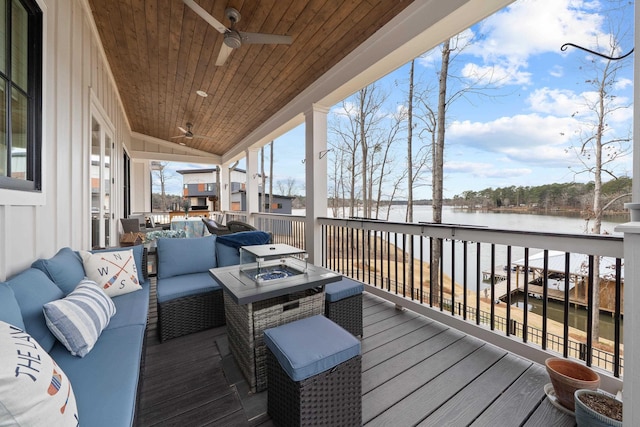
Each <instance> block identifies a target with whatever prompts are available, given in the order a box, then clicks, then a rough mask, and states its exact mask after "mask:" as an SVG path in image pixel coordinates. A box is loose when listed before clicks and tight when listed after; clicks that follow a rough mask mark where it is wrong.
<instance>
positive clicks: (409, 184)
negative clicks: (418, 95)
mask: <svg viewBox="0 0 640 427" xmlns="http://www.w3.org/2000/svg"><path fill="white" fill-rule="evenodd" d="M414 64H415V59H414V60H412V61H411V68H410V69H409V100H408V101H409V102H408V105H407V216H406V221H407V222H413V153H412V152H411V151H412V150H411V148H412V144H413V67H414Z"/></svg>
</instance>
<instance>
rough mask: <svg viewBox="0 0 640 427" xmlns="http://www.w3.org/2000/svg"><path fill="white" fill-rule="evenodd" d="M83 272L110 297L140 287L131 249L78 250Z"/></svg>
mask: <svg viewBox="0 0 640 427" xmlns="http://www.w3.org/2000/svg"><path fill="white" fill-rule="evenodd" d="M79 254H80V257H81V258H82V263H83V264H84V272H85V274H86V275H87V277H88V278H89V279H91V280H93V281H94V282H96V283H97V284H98V285H99V286H100V288H102V290H104V292H105V293H106V294H107V295H109V296H110V297H115V296H117V295H122V294H126V293H129V292H133V291H137V290H139V289H142V286H140V282H139V281H138V269H137V268H136V261H135V260H134V258H133V251H132V250H131V249H129V250H127V251H113V252H97V253H95V254H92V253H90V252H86V251H79Z"/></svg>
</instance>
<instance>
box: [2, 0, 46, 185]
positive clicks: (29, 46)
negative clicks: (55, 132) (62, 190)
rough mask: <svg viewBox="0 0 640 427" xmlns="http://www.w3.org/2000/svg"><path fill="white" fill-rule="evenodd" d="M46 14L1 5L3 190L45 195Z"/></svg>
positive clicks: (11, 1)
mask: <svg viewBox="0 0 640 427" xmlns="http://www.w3.org/2000/svg"><path fill="white" fill-rule="evenodd" d="M41 88H42V11H41V10H40V9H39V8H38V6H37V4H36V2H35V1H34V0H0V187H1V188H10V189H16V190H31V191H40V189H41V184H42V182H41V181H42V177H41V158H40V150H41V117H42V108H41V106H42V101H41V94H42V89H41Z"/></svg>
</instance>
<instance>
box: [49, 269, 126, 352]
mask: <svg viewBox="0 0 640 427" xmlns="http://www.w3.org/2000/svg"><path fill="white" fill-rule="evenodd" d="M43 311H44V318H45V320H46V321H47V326H48V327H49V330H50V331H51V333H52V334H53V335H55V336H56V338H58V341H60V342H61V343H62V344H64V346H65V347H66V348H67V350H69V351H70V352H71V354H73V355H74V356H80V357H84V356H85V355H86V354H87V353H89V352H90V351H91V349H92V348H93V346H94V344H95V343H96V341H98V337H100V334H101V333H102V330H103V329H104V328H106V327H107V325H108V324H109V320H110V319H111V316H113V315H114V314H115V312H116V306H115V305H114V304H113V301H111V298H109V297H108V296H107V294H105V293H104V291H103V290H102V289H100V287H99V286H98V285H97V284H96V282H93V281H91V280H83V281H81V282H80V283H79V284H78V286H77V287H76V288H75V290H73V292H71V293H70V294H69V295H67V296H66V297H65V298H64V299H61V300H57V301H52V302H49V303H47V304H45V305H44V306H43Z"/></svg>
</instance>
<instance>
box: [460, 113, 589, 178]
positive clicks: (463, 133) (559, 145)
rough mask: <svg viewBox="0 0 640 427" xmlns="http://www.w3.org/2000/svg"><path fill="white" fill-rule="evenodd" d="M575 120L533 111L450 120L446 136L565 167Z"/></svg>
mask: <svg viewBox="0 0 640 427" xmlns="http://www.w3.org/2000/svg"><path fill="white" fill-rule="evenodd" d="M576 129H577V122H576V120H574V119H571V118H559V117H553V116H546V117H543V116H540V115H537V114H529V115H515V116H513V117H501V118H499V119H496V120H493V121H490V122H471V121H468V120H467V121H456V122H453V123H452V124H451V126H450V128H449V130H448V131H447V138H448V140H449V141H450V143H451V144H455V145H456V146H460V145H463V146H466V147H471V148H473V149H475V150H480V151H486V152H490V153H493V154H494V155H496V156H498V155H500V156H504V157H505V158H506V159H508V160H510V161H515V162H522V163H524V164H528V165H535V164H545V165H548V166H550V167H559V166H562V167H566V165H567V162H570V161H571V160H572V159H573V158H574V156H573V155H572V154H570V153H567V152H566V151H565V148H566V147H568V146H569V145H570V144H571V142H572V141H573V140H574V138H576V137H577V134H576V133H575V130H576Z"/></svg>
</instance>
